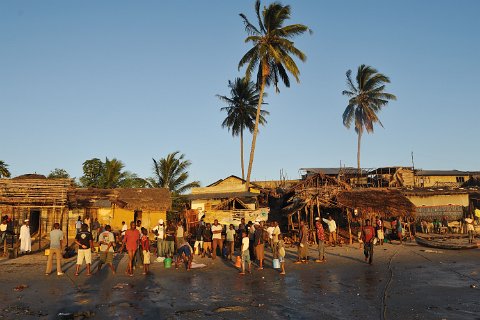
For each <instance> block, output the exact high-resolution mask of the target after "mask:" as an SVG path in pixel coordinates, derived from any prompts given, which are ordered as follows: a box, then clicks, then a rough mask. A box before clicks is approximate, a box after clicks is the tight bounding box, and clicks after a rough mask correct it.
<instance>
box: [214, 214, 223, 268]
mask: <svg viewBox="0 0 480 320" xmlns="http://www.w3.org/2000/svg"><path fill="white" fill-rule="evenodd" d="M222 230H223V226H222V225H221V224H219V223H218V220H217V219H215V220H214V221H213V225H212V234H213V236H212V241H213V253H212V259H213V260H215V258H216V257H217V247H220V252H222V250H223V241H222Z"/></svg>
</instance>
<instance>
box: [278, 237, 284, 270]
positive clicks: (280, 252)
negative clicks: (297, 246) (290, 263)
mask: <svg viewBox="0 0 480 320" xmlns="http://www.w3.org/2000/svg"><path fill="white" fill-rule="evenodd" d="M278 260H280V268H281V269H282V271H281V272H280V274H281V275H285V242H284V241H283V235H282V234H279V235H278Z"/></svg>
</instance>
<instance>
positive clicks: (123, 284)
mask: <svg viewBox="0 0 480 320" xmlns="http://www.w3.org/2000/svg"><path fill="white" fill-rule="evenodd" d="M128 286H130V284H128V283H117V284H116V285H114V286H113V287H112V289H123V288H125V287H128Z"/></svg>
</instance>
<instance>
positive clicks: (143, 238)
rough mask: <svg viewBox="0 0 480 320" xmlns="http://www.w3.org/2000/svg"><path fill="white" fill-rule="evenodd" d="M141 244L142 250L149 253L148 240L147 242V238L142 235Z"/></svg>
mask: <svg viewBox="0 0 480 320" xmlns="http://www.w3.org/2000/svg"><path fill="white" fill-rule="evenodd" d="M141 243H142V249H143V250H145V251H150V240H148V237H147V236H145V235H143V236H142V239H141Z"/></svg>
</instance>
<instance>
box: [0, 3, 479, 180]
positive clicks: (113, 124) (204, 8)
mask: <svg viewBox="0 0 480 320" xmlns="http://www.w3.org/2000/svg"><path fill="white" fill-rule="evenodd" d="M264 3H268V2H264ZM283 3H284V4H290V5H291V6H292V11H293V12H292V20H291V23H303V24H306V25H308V26H309V27H310V28H311V29H313V31H314V33H313V34H312V35H304V36H301V37H299V38H298V39H296V41H295V42H296V46H297V47H298V48H300V49H301V50H303V51H304V52H305V53H306V55H307V57H308V58H307V62H306V63H300V64H299V67H300V70H301V76H300V77H301V83H300V84H297V83H293V84H292V86H291V88H284V87H281V93H280V94H275V93H274V92H273V90H272V89H269V90H268V91H267V92H268V93H269V97H268V99H267V102H268V103H269V105H268V106H267V109H268V110H269V111H270V114H271V115H270V117H269V118H268V126H267V127H265V128H261V133H260V135H259V137H258V140H257V151H256V155H255V163H254V169H253V174H252V176H253V178H254V179H256V180H264V179H277V178H278V177H279V172H280V169H283V170H284V171H285V172H286V173H287V175H288V177H289V178H297V177H298V176H299V173H298V169H299V168H302V167H332V166H338V165H339V163H340V161H341V162H342V164H345V165H347V166H348V165H350V166H355V165H356V135H355V132H354V131H353V130H347V129H346V128H345V127H344V126H343V125H342V121H341V115H342V112H343V110H344V109H345V107H346V101H347V100H346V98H345V97H343V96H342V95H341V91H342V90H343V89H344V88H345V72H346V70H348V69H353V70H355V69H356V68H357V67H358V65H360V64H362V63H364V64H369V65H372V66H374V67H375V68H377V69H378V70H379V71H380V72H382V73H385V74H386V75H388V76H389V77H390V78H391V81H392V83H391V84H390V85H389V86H388V87H387V89H388V91H389V92H391V93H394V94H396V95H397V97H398V101H396V102H393V103H391V104H390V105H389V106H388V107H387V108H385V109H384V110H383V111H382V112H381V114H380V118H381V120H382V123H383V124H384V127H385V128H381V127H377V128H376V130H375V133H374V134H372V135H368V136H367V135H365V136H364V138H363V140H362V166H363V167H376V166H388V165H392V166H393V165H410V164H411V156H410V154H411V152H412V151H413V152H414V154H415V165H416V167H419V168H423V169H460V170H480V167H479V160H478V159H479V158H480V150H479V148H478V145H479V143H478V138H479V134H478V128H477V126H478V121H479V119H480V117H479V116H480V108H479V104H478V98H477V97H476V92H477V91H476V90H477V88H478V84H479V81H478V77H479V74H480V59H479V57H480V42H479V41H478V35H479V34H480V22H478V12H480V2H478V1H473V0H472V1H395V2H394V1H328V2H327V1H314V0H311V1H283ZM253 4H254V1H169V2H160V1H141V2H133V1H49V0H43V1H33V0H32V1H2V2H0V29H1V32H0V43H1V44H2V45H1V48H2V49H1V50H0V108H1V114H2V118H1V123H0V134H1V137H2V139H1V141H0V159H1V160H4V161H6V162H7V163H8V164H9V165H10V169H11V172H12V174H13V175H19V174H23V173H30V172H37V173H43V174H48V173H49V172H50V171H51V170H52V169H54V168H64V169H66V170H67V171H68V172H69V173H70V174H71V175H72V176H74V177H79V176H81V174H82V163H83V162H84V161H85V160H87V159H90V158H93V157H98V158H102V159H103V158H105V157H109V158H114V157H115V158H117V159H120V160H122V161H123V162H124V163H125V165H126V169H127V170H130V171H132V172H135V173H137V174H139V175H140V176H143V177H148V176H150V175H151V167H152V160H151V159H152V157H153V158H156V159H158V158H160V157H163V156H165V155H166V154H167V153H169V152H172V151H175V150H180V151H181V152H182V153H185V154H186V157H187V158H188V159H190V160H191V161H192V163H193V164H192V166H191V177H192V178H193V179H196V180H200V181H201V183H202V184H204V185H205V184H208V183H210V182H212V181H214V180H217V179H219V178H222V177H225V176H227V175H230V174H237V175H240V174H241V172H240V160H239V140H238V139H233V138H232V137H231V135H230V134H229V132H227V131H226V130H223V129H221V127H220V124H221V121H222V120H223V117H224V115H223V114H222V113H220V111H219V109H220V108H221V107H222V106H223V105H222V104H221V103H220V101H219V100H218V99H217V98H216V97H215V95H216V94H228V92H229V90H228V88H227V81H228V80H229V79H234V78H235V77H237V76H241V75H242V72H243V71H244V70H241V71H240V72H239V71H238V70H237V64H238V61H239V59H240V58H241V57H242V55H243V54H244V53H245V52H246V51H247V50H248V49H249V46H248V45H246V44H245V43H244V42H243V40H244V38H245V36H246V34H245V31H244V28H243V24H242V21H241V19H240V17H239V16H238V14H239V13H241V12H243V13H245V14H247V16H248V17H250V18H251V20H252V21H255V19H254V11H253ZM250 139H251V137H250V136H247V137H246V142H247V148H246V158H245V161H246V162H247V161H248V145H249V143H250Z"/></svg>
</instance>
